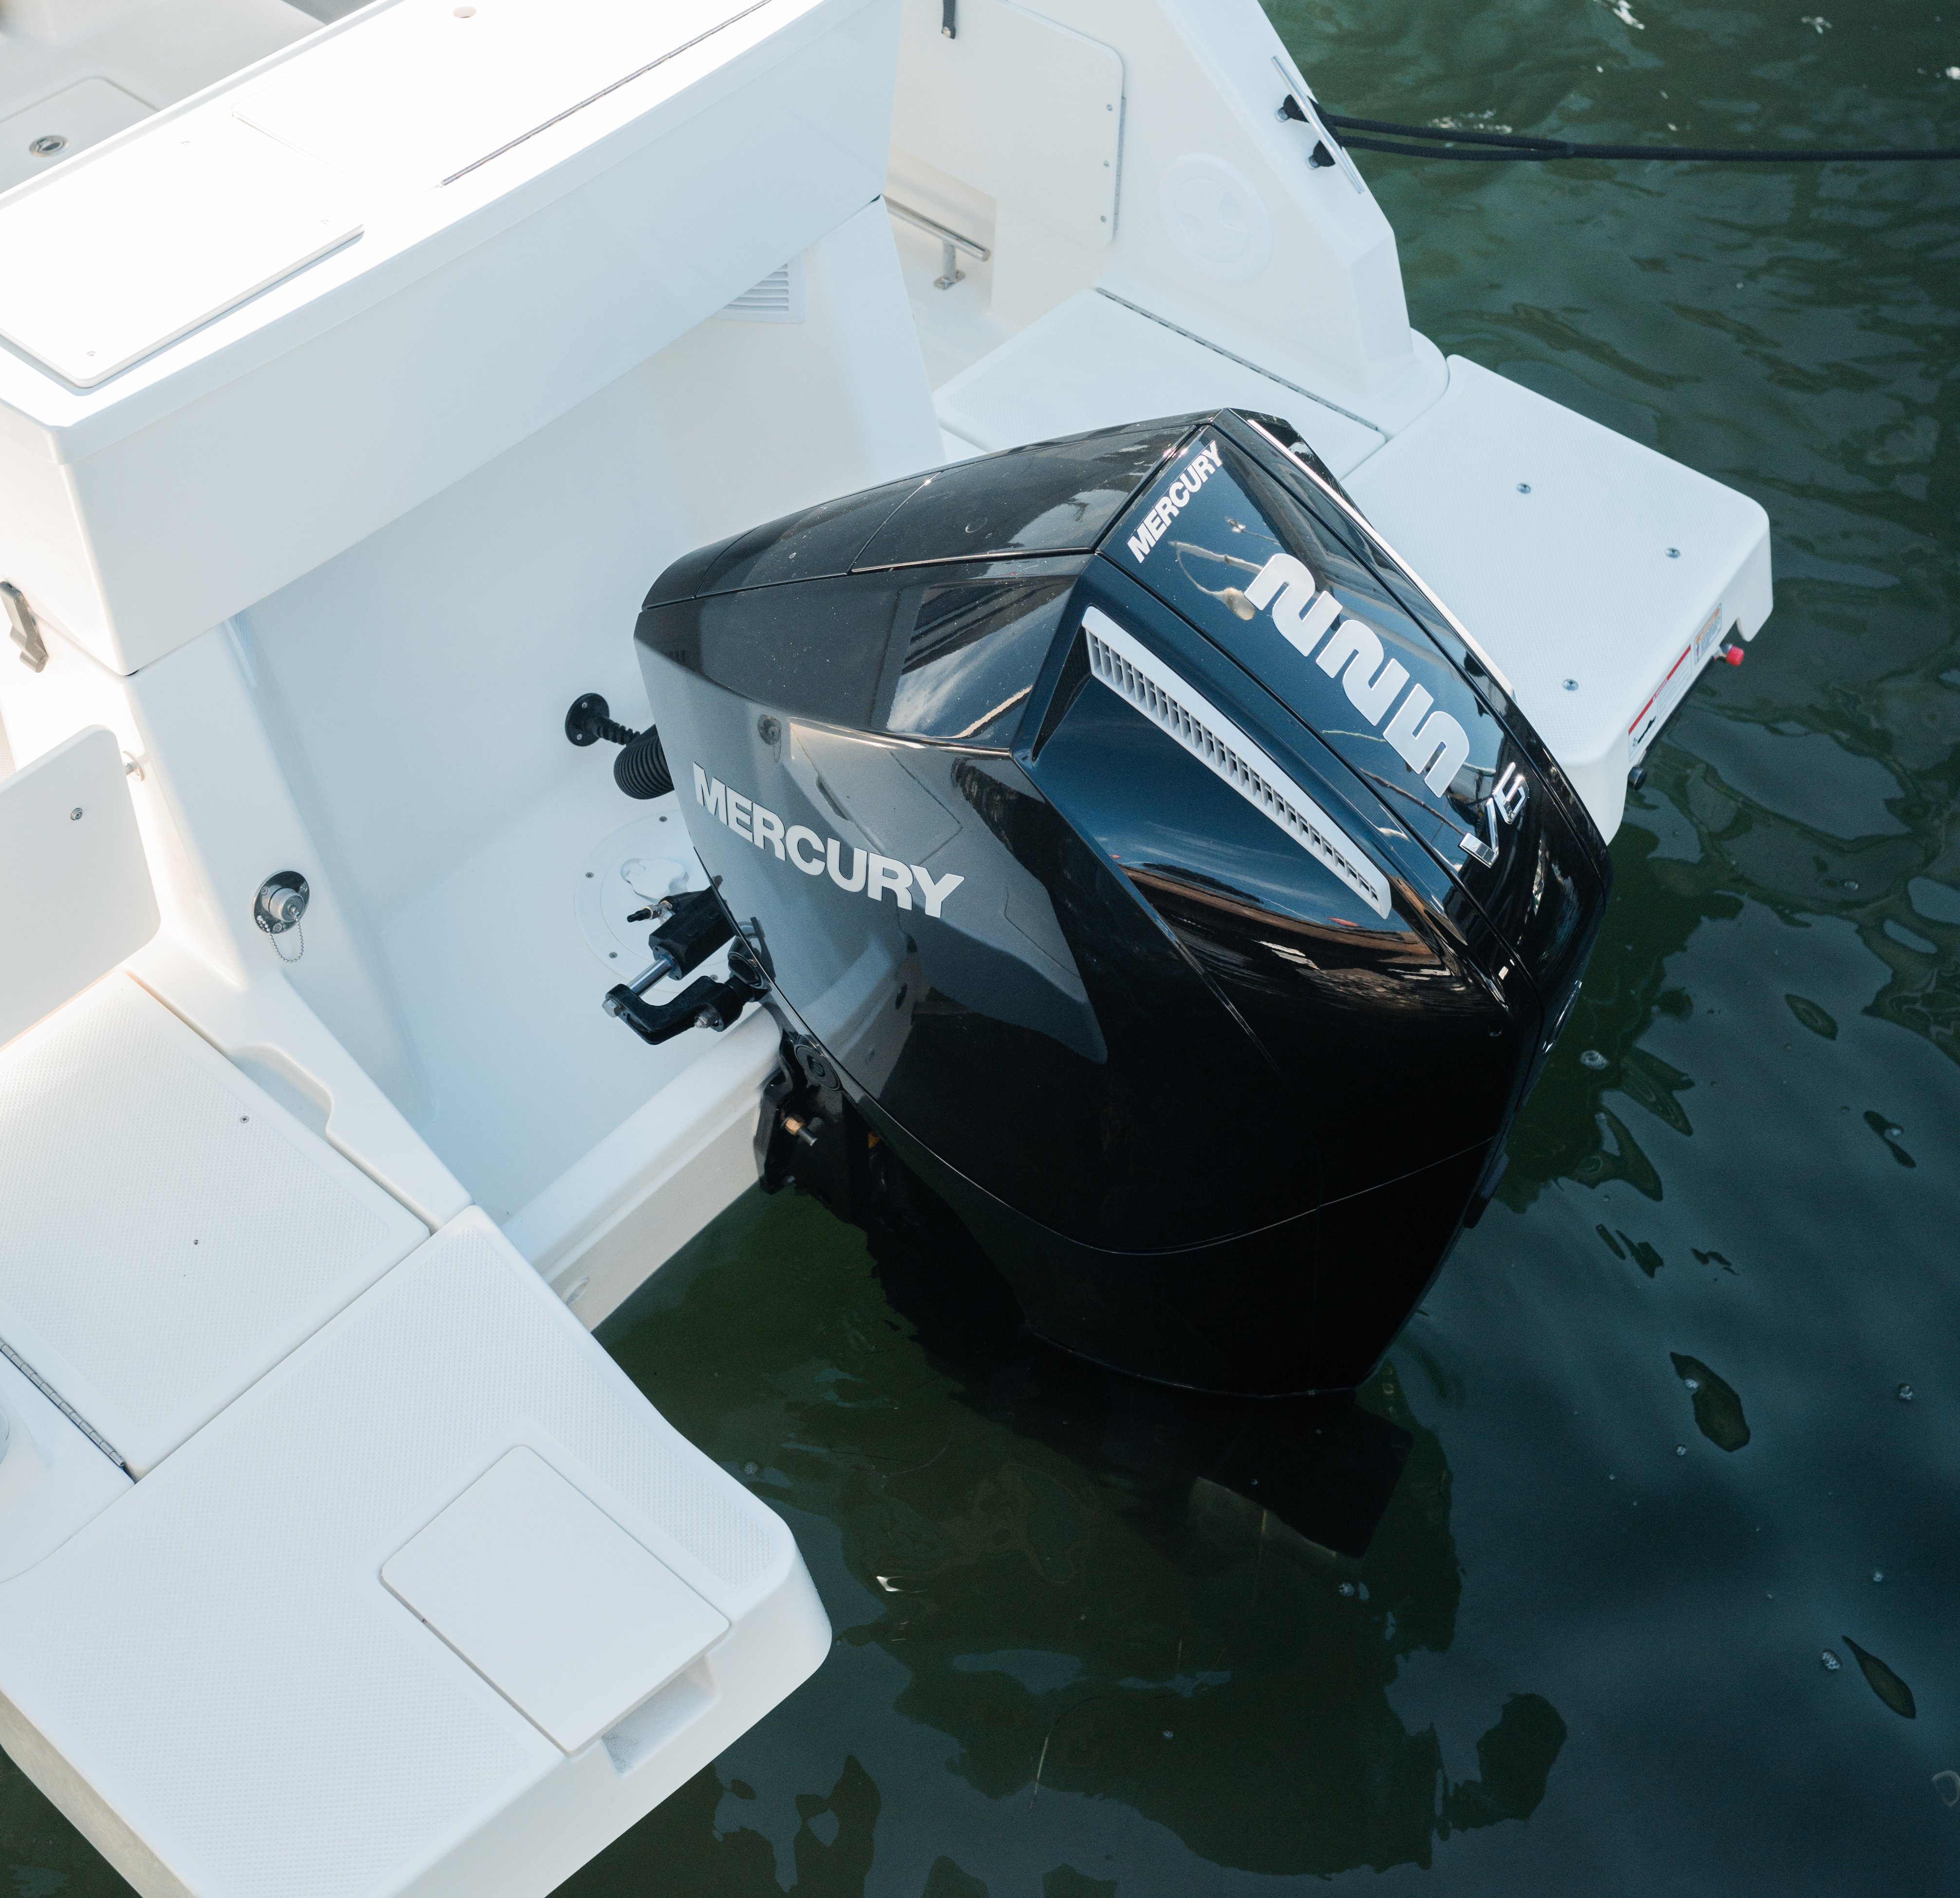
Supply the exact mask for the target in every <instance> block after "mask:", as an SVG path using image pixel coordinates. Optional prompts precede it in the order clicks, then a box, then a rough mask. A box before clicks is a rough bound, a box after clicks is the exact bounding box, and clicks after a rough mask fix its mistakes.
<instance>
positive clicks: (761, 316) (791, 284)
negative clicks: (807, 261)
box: [721, 257, 803, 323]
mask: <svg viewBox="0 0 1960 1898" xmlns="http://www.w3.org/2000/svg"><path fill="white" fill-rule="evenodd" d="M721 314H722V315H723V316H724V317H727V318H728V320H730V322H731V323H800V322H802V321H803V260H802V258H800V257H792V258H791V260H789V262H788V263H785V264H779V265H778V266H777V267H776V268H775V269H773V270H772V271H771V272H769V274H768V275H767V276H766V277H765V278H764V279H762V282H760V283H759V284H757V285H755V286H754V287H753V288H750V289H747V290H745V291H743V292H742V294H741V295H740V296H739V297H737V298H736V299H735V301H733V303H731V304H729V305H728V306H727V308H726V309H724V310H722V312H721Z"/></svg>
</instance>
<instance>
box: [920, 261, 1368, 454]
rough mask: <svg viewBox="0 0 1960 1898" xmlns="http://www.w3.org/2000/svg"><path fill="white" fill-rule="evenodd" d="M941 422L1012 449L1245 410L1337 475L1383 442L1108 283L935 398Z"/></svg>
mask: <svg viewBox="0 0 1960 1898" xmlns="http://www.w3.org/2000/svg"><path fill="white" fill-rule="evenodd" d="M933 403H934V407H935V408H937V410H938V412H939V419H940V424H941V425H942V426H943V427H944V428H947V429H949V430H950V431H951V432H952V433H953V434H954V435H958V436H959V437H961V438H963V440H965V441H970V442H972V444H974V445H975V447H979V448H985V449H994V448H1010V447H1017V446H1018V445H1019V444H1020V443H1022V442H1024V441H1048V440H1051V439H1052V438H1055V437H1056V436H1059V435H1079V434H1081V433H1083V432H1086V431H1087V430H1089V429H1091V428H1118V427H1120V426H1121V425H1122V424H1124V423H1125V422H1138V421H1143V420H1147V419H1150V418H1151V417H1153V416H1176V415H1184V414H1187V413H1189V412H1192V411H1195V410H1198V409H1223V408H1233V409H1249V410H1251V411H1252V412H1254V413H1255V414H1259V415H1277V416H1284V417H1285V419H1287V421H1288V422H1291V423H1292V424H1293V426H1294V427H1295V428H1297V429H1298V430H1299V431H1300V433H1301V434H1302V435H1304V436H1305V437H1306V439H1307V441H1309V443H1310V444H1312V446H1313V451H1314V453H1315V454H1317V455H1319V457H1320V458H1321V459H1322V460H1323V461H1325V463H1327V465H1328V467H1330V468H1332V470H1334V472H1335V474H1337V475H1341V476H1344V475H1345V474H1346V473H1348V470H1349V469H1351V468H1352V467H1355V466H1356V465H1357V463H1359V462H1360V461H1361V460H1362V459H1363V457H1366V456H1367V455H1370V454H1373V453H1374V452H1375V451H1376V450H1377V449H1378V448H1379V447H1381V445H1382V443H1383V435H1382V434H1381V432H1380V431H1379V430H1378V429H1376V428H1370V426H1369V425H1367V423H1366V422H1357V421H1355V420H1354V419H1352V418H1351V417H1350V416H1346V415H1344V414H1342V413H1341V411H1340V410H1339V409H1332V408H1329V407H1328V406H1327V405H1326V404H1325V403H1322V402H1318V401H1316V400H1314V399H1313V397H1312V396H1307V395H1304V394H1303V393H1300V391H1299V390H1297V389H1293V388H1291V387H1288V386H1287V384H1284V383H1283V382H1278V381H1274V379H1273V378H1272V377H1270V376H1268V375H1266V374H1263V373H1262V372H1261V371H1259V370H1258V369H1256V368H1252V367H1251V366H1250V365H1247V364H1246V363H1243V362H1241V361H1239V360H1238V358H1236V357H1234V356H1230V355H1226V354H1224V353H1223V352H1222V351H1220V350H1219V349H1215V348H1214V347H1213V346H1211V344H1209V343H1207V342H1204V341H1202V340H1201V339H1199V338H1198V337H1195V336H1187V335H1185V334H1184V333H1182V331H1181V330H1176V329H1174V328H1172V327H1171V326H1169V325H1168V324H1166V323H1162V322H1160V321H1158V320H1157V319H1156V318H1154V317H1149V316H1145V315H1144V314H1141V312H1140V311H1138V310H1134V309H1133V308H1131V307H1130V306H1129V305H1128V304H1125V303H1120V302H1118V301H1117V300H1116V299H1115V298H1114V297H1112V296H1109V295H1105V294H1104V293H1103V291H1099V290H1083V291H1078V292H1077V294H1076V295H1074V296H1072V297H1071V298H1068V301H1066V302H1064V303H1061V304H1057V305H1056V306H1055V308H1054V309H1052V310H1050V311H1048V314H1046V315H1045V316H1044V317H1039V318H1038V319H1037V320H1036V321H1034V322H1033V323H1029V325H1028V326H1027V327H1026V329H1025V330H1022V331H1021V332H1020V334H1019V335H1018V336H1013V337H1010V339H1008V340H1007V342H1004V343H1002V344H1001V346H1000V347H999V348H998V349H995V350H994V351H992V352H991V353H989V354H988V355H985V356H982V358H980V360H979V361H978V362H976V363H975V364H974V365H972V367H971V368H967V369H964V370H963V371H961V372H960V373H959V374H958V375H956V376H954V377H952V378H951V380H950V381H947V382H944V383H942V384H940V387H939V388H938V389H937V391H935V393H934V396H933Z"/></svg>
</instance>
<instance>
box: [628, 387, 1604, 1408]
mask: <svg viewBox="0 0 1960 1898" xmlns="http://www.w3.org/2000/svg"><path fill="white" fill-rule="evenodd" d="M637 636H638V644H639V651H640V654H641V663H642V666H643V669H644V673H645V676H646V683H647V689H648V696H649V698H650V699H651V702H652V703H653V705H654V709H655V712H656V715H657V718H658V720H659V727H660V737H661V740H662V741H663V744H664V747H665V753H666V757H667V760H668V763H669V768H670V770H671V772H672V775H673V781H674V785H675V788H676V791H677V792H678V794H679V798H680V801H681V804H682V807H683V810H684V812H685V813H686V820H687V823H688V826H689V831H690V833H691V835H692V839H693V842H694V843H695V848H696V849H698V852H699V853H700V855H701V858H702V862H703V863H704V864H705V865H706V867H707V868H708V873H709V874H710V876H711V877H712V878H713V879H714V884H715V886H716V887H717V889H718V891H719V893H720V894H721V898H722V900H723V902H724V904H725V905H726V907H727V912H728V916H729V918H730V920H732V922H733V923H734V925H736V927H737V928H738V929H739V930H740V933H741V935H742V937H743V939H744V940H743V944H738V945H737V947H738V949H740V951H741V953H742V955H743V958H744V959H745V966H746V967H749V970H750V972H751V973H752V975H753V977H754V979H756V982H757V984H758V986H760V983H761V982H762V980H763V979H766V980H767V981H768V982H769V983H770V984H772V985H773V989H774V995H775V1005H777V1006H778V1008H779V1009H780V1011H781V1015H782V1018H783V1019H784V1022H785V1024H786V1028H787V1032H786V1035H785V1043H784V1046H785V1068H784V1072H783V1074H782V1075H781V1076H779V1077H778V1080H777V1081H776V1082H775V1084H774V1085H773V1087H772V1091H771V1097H770V1100H769V1103H768V1109H767V1117H766V1119H765V1127H764V1129H763V1133H762V1142H763V1144H764V1145H765V1146H766V1148H767V1149H768V1152H767V1154H766V1156H765V1173H766V1174H768V1180H767V1183H771V1184H779V1183H781V1180H782V1179H783V1177H784V1175H785V1174H794V1176H795V1177H796V1178H797V1182H798V1183H799V1184H802V1185H807V1186H812V1187H813V1189H816V1190H819V1191H821V1192H823V1193H824V1194H825V1196H826V1197H827V1198H828V1199H830V1201H831V1202H832V1204H833V1205H836V1206H837V1207H838V1209H839V1210H840V1211H842V1212H845V1213H846V1215H848V1216H857V1215H856V1213H855V1212H854V1207H855V1205H857V1203H858V1196H859V1195H860V1194H861V1192H862V1191H863V1190H864V1182H865V1180H866V1178H867V1173H868V1176H869V1177H873V1178H875V1177H876V1176H877V1170H878V1167H879V1165H880V1161H881V1159H882V1158H883V1154H881V1151H880V1150H881V1148H882V1149H883V1150H885V1151H888V1152H889V1154H896V1156H897V1157H898V1158H899V1160H900V1161H902V1163H903V1168H904V1173H905V1177H908V1179H910V1180H915V1181H923V1182H924V1183H925V1185H926V1186H928V1187H929V1188H930V1189H931V1191H932V1192H933V1193H935V1194H937V1196H939V1197H940V1199H943V1201H944V1202H946V1203H947V1205H950V1207H951V1208H952V1209H953V1211H954V1212H956V1214H957V1215H958V1216H959V1218H960V1220H961V1221H963V1222H964V1224H966V1227H967V1228H968V1229H969V1231H971V1232H972V1234H973V1235H974V1236H975V1237H976V1238H977V1239H978V1241H979V1242H980V1244H981V1245H982V1247H984V1248H985V1250H986V1252H987V1253H988V1255H989V1256H991V1259H993V1260H994V1263H995V1264H996V1265H997V1266H998V1268H999V1269H1000V1271H1001V1273H1002V1274H1003V1275H1004V1277H1005V1279H1007V1282H1008V1284H1009V1285H1010V1286H1011V1288H1012V1289H1013V1292H1014V1294H1015V1295H1016V1297H1017V1298H1018V1299H1019V1301H1020V1304H1021V1306H1022V1308H1023V1311H1024V1313H1025V1314H1026V1317H1027V1320H1028V1322H1029V1324H1030V1326H1032V1327H1033V1330H1036V1332H1037V1333H1040V1334H1041V1335H1042V1336H1045V1337H1046V1338H1048V1339H1051V1340H1052V1341H1053V1342H1056V1343H1058V1344H1060V1345H1063V1346H1064V1347H1066V1348H1068V1349H1070V1350H1072V1351H1076V1352H1080V1353H1082V1354H1083V1355H1086V1356H1087V1357H1090V1358H1095V1359H1097V1360H1099V1361H1102V1362H1103V1363H1105V1364H1107V1365H1112V1366H1115V1368H1118V1369H1121V1370H1125V1371H1131V1372H1134V1373H1137V1374H1140V1375H1141V1376H1144V1377H1151V1378H1156V1379H1160V1380H1162V1381H1166V1382H1169V1383H1173V1384H1185V1385H1191V1386H1195V1387H1200V1388H1204V1389H1208V1390H1227V1391H1241V1392H1282V1391H1304V1390H1332V1389H1338V1388H1342V1387H1351V1386H1352V1385H1354V1384H1357V1383H1358V1382H1360V1381H1361V1380H1363V1379H1364V1378H1365V1377H1367V1375H1368V1374H1370V1371H1372V1369H1373V1367H1374V1365H1376V1362H1377V1361H1379V1358H1380V1356H1381V1355H1382V1353H1383V1351H1384V1350H1385V1349H1386V1348H1387V1346H1388V1345H1389V1342H1391V1341H1392V1339H1393V1338H1394V1336H1395V1333H1396V1332H1397V1331H1398V1330H1399V1329H1400V1327H1401V1326H1402V1323H1404V1321H1405V1320H1406V1319H1407V1317H1408V1315H1409V1314H1410V1312H1411V1310H1413V1309H1414V1306H1415V1304H1416V1302H1417V1301H1418V1299H1419V1298H1421V1295H1422V1294H1423V1292H1424V1289H1425V1288H1427V1285H1429V1283H1430V1280H1431V1279H1433V1277H1434V1275H1435V1274H1436V1272H1437V1269H1438V1268H1439V1267H1440V1265H1441V1263H1442V1261H1443V1257H1444V1255H1445V1254H1446V1253H1447V1252H1448V1250H1449V1247H1450V1246H1451V1244H1452V1243H1453V1241H1454V1240H1455V1237H1456V1234H1457V1233H1458V1232H1459V1231H1460V1230H1461V1229H1462V1227H1463V1226H1464V1224H1465V1223H1466V1221H1468V1220H1471V1219H1473V1218H1475V1215H1477V1214H1478V1212H1481V1210H1482V1207H1483V1205H1484V1202H1486V1201H1487V1200H1488V1198H1489V1196H1490V1193H1491V1190H1492V1189H1493V1188H1494V1186H1495V1183H1496V1179H1497V1174H1498V1173H1499V1172H1500V1171H1501V1169H1502V1164H1503V1161H1502V1154H1503V1142H1504V1138H1505V1135H1506V1134H1507V1131H1508V1130H1509V1129H1510V1125H1511V1123H1512V1120H1513V1118H1514V1116H1516V1113H1517V1111H1518V1109H1519V1106H1520V1104H1521V1103H1523V1100H1524V1098H1525V1096H1526V1092H1527V1091H1528V1090H1529V1088H1530V1086H1531V1084H1532V1081H1533V1079H1534V1078H1535V1076H1536V1075H1537V1072H1538V1069H1539V1068H1540V1067H1541V1065H1542V1063H1543V1061H1544V1059H1545V1056H1546V1054H1547V1053H1548V1052H1549V1050H1550V1048H1551V1043H1552V1041H1553V1040H1554V1037H1555V1036H1556V1033H1557V1032H1558V1027H1560V1026H1561V1025H1562V1024H1563V1021H1564V1016H1565V1013H1566V1011H1567V1008H1568V1007H1569V1006H1570V1003H1571V1001H1572V999H1573V995H1574V994H1575V992H1576V991H1577V987H1578V984H1579V979H1580V973H1581V971H1582V970H1583V967H1584V964H1585V962H1586V956H1587V954H1588V952H1589V950H1590V948H1591V946H1592V943H1593V937H1594V935H1595V933H1596V931H1597V929H1598V928H1599V920H1600V916H1601V912H1602V909H1603V908H1604V906H1605V900H1606V894H1607V890H1608V882H1609V878H1610V870H1609V867H1608V859H1607V856H1606V852H1605V846H1604V845H1603V843H1602V841H1601V839H1600V837H1599V833H1598V831H1597V830H1596V828H1595V827H1594V826H1593V823H1592V821H1591V820H1590V818H1589V817H1588V816H1587V814H1586V810H1585V809H1584V807H1583V805H1582V804H1580V801H1579V799H1578V798H1577V795H1575V794H1574V792H1573V790H1572V788H1571V787H1570V785H1569V784H1568V783H1567V781H1566V779H1565V777H1564V774H1563V773H1562V772H1561V770H1560V769H1559V767H1558V764H1557V763H1556V762H1555V761H1554V760H1553V759H1552V757H1551V755H1550V753H1548V751H1547V750H1545V746H1544V745H1543V744H1542V742H1541V741H1540V740H1539V739H1538V736H1537V734H1535V732H1534V731H1532V728H1531V726H1530V724H1529V722H1528V721H1526V718H1524V716H1523V714H1522V713H1521V712H1519V709H1518V707H1517V705H1516V703H1515V702H1513V699H1511V698H1510V695H1509V693H1508V692H1507V690H1506V689H1505V688H1504V687H1503V685H1502V684H1501V683H1500V681H1499V680H1498V679H1497V677H1495V676H1494V674H1493V671H1492V669H1491V666H1490V665H1489V664H1488V662H1486V661H1484V660H1483V659H1482V658H1480V656H1479V654H1478V651H1477V648H1475V645H1474V644H1473V643H1472V642H1471V641H1470V640H1469V639H1468V638H1467V637H1466V636H1465V634H1464V633H1463V632H1462V630H1461V629H1459V627H1458V626H1456V623H1454V622H1453V620H1452V619H1450V618H1449V616H1448V615H1447V614H1446V613H1445V612H1444V611H1443V610H1442V609H1441V608H1440V607H1439V605H1438V604H1437V603H1436V602H1435V601H1434V600H1433V598H1432V597H1430V595H1429V594H1427V592H1426V591H1424V589H1423V588H1422V587H1421V585H1420V584H1418V582H1417V581H1415V580H1414V578H1413V577H1412V576H1411V575H1410V574H1409V573H1408V571H1407V570H1406V569H1405V568H1403V567H1402V565H1400V564H1399V563H1398V562H1397V560H1396V559H1395V556H1394V555H1393V554H1392V553H1390V552H1389V549H1387V548H1386V546H1383V544H1382V543H1381V542H1380V541H1379V540H1378V539H1377V538H1376V537H1375V535H1374V534H1373V532H1372V531H1371V530H1370V528H1369V527H1368V525H1367V523H1366V521H1363V518H1362V517H1361V516H1360V514H1359V513H1358V512H1357V511H1356V510H1355V508H1354V506H1353V505H1352V504H1351V502H1349V501H1348V498H1347V497H1346V496H1345V495H1344V493H1343V492H1342V491H1341V488H1340V486H1339V485H1338V483H1337V482H1335V480H1334V479H1333V477H1332V475H1330V474H1329V473H1328V471H1327V470H1326V469H1325V467H1324V466H1323V465H1322V463H1320V462H1319V460H1318V459H1317V458H1316V457H1315V456H1314V455H1313V453H1312V451H1310V450H1309V449H1308V448H1307V447H1306V445H1305V444H1303V442H1301V441H1300V440H1299V438H1297V436H1296V435H1294V434H1293V431H1292V430H1291V429H1290V428H1289V427H1288V426H1287V424H1285V423H1284V422H1280V421H1277V420H1274V419H1271V418H1268V417H1249V416H1239V415H1237V414H1235V413H1233V412H1229V411H1228V412H1222V413H1219V414H1216V415H1212V416H1203V417H1193V416H1185V417H1183V418H1182V419H1175V420H1170V421H1163V422H1149V423H1144V424H1140V425H1134V426H1132V427H1128V428H1120V429H1112V430H1107V431H1104V432H1099V433H1096V434H1093V435H1081V436H1077V437H1075V438H1072V439H1070V440H1068V441H1056V442H1046V443H1042V444H1039V445H1036V446H1034V447H1026V448H1019V449H1014V450H1010V451H1007V452H1005V453H1004V454H995V455H991V456H988V457H984V458H982V459H980V460H972V461H968V462H964V463H959V464H957V465H956V466H953V467H949V468H946V469H943V470H940V471H938V472H937V473H933V474H931V475H926V476H917V477H915V478H913V479H908V480H905V481H900V482H893V483H892V484H891V485H889V486H886V487H883V488H878V489H872V490H870V491H869V492H866V493H863V494H858V495H851V496H848V497H847V498H844V499H842V500H838V501H833V502H827V503H826V504H825V505H823V506H821V507H817V508H811V509H810V510H809V511H807V512H805V513H803V514H797V515H794V516H793V517H791V518H789V519H788V520H784V521H776V522H775V523H773V524H771V525H769V526H768V527H759V528H757V529H756V530H754V531H753V532H752V533H746V534H743V535H740V536H738V537H736V538H735V539H733V540H727V541H724V542H722V543H720V544H718V545H717V546H711V547H707V548H704V549H701V550H700V551H699V552H698V553H693V554H691V555H689V556H688V557H687V558H686V559H683V560H681V561H679V562H676V564H675V565H673V567H671V568H669V569H668V571H667V572H666V573H665V574H664V575H663V576H662V577H661V578H660V581H659V582H658V583H657V584H656V585H655V587H654V589H653V591H652V592H651V594H649V595H648V599H647V603H646V606H645V608H644V610H643V612H642V613H641V616H640V619H639V624H638V635H637Z"/></svg>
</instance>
